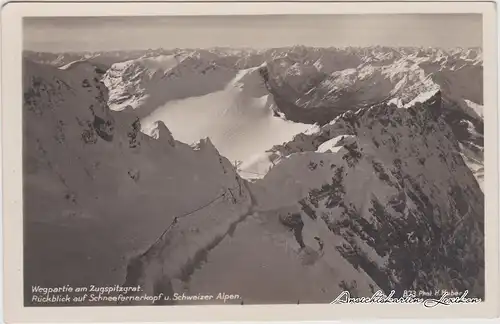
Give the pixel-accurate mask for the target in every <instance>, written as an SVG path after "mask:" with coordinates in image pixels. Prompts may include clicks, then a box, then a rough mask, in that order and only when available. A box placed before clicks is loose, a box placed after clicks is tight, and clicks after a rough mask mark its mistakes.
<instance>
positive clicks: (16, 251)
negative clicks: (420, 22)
mask: <svg viewBox="0 0 500 324" xmlns="http://www.w3.org/2000/svg"><path fill="white" fill-rule="evenodd" d="M495 10H496V6H495V3H493V2H406V3H405V2H390V3H388V2H385V3H377V2H364V3H353V2H343V3H324V2H323V3H291V2H290V3H234V2H231V3H229V2H225V3H178V2H177V3H95V2H94V3H20V2H19V3H16V2H11V3H8V4H6V5H5V6H4V7H3V10H2V13H1V18H2V52H1V54H2V56H1V63H2V65H1V66H2V82H1V86H2V88H1V89H2V93H3V94H4V96H2V139H3V141H2V156H3V216H4V217H3V219H4V231H3V235H4V311H5V321H6V322H41V321H47V322H48V321H50V322H58V321H63V322H68V321H79V322H88V321H92V322H108V321H127V322H128V321H139V322H145V321H149V322H152V321H243V320H244V321H286V320H288V321H302V320H303V321H312V320H336V319H369V318H416V317H419V318H444V317H446V318H459V317H467V318H479V317H482V318H484V317H486V318H493V317H496V316H498V311H499V309H498V308H499V301H500V298H499V288H498V287H499V286H500V283H499V281H498V272H499V263H498V259H499V258H498V246H499V245H498V224H499V221H498V216H499V214H498V211H499V209H498V198H499V195H498V165H499V163H498V162H499V161H498V135H497V134H498V114H497V84H498V83H497V59H496V58H497V56H496V54H497V35H496V33H497V29H496V12H495ZM278 13H279V14H389V13H480V14H482V15H483V53H484V106H485V109H484V112H485V170H486V176H485V201H486V204H485V205H486V211H485V222H486V226H485V234H486V282H487V285H486V301H485V302H484V303H482V304H479V305H452V306H447V307H436V308H431V309H425V308H424V307H423V306H421V305H398V306H396V305H300V306H297V305H266V306H253V305H245V306H239V305H238V306H168V307H158V306H151V307H147V306H132V307H125V306H121V307H118V308H116V307H91V308H87V307H59V308H49V307H44V308H36V307H31V308H30V307H28V308H24V307H23V305H22V301H23V298H22V291H23V290H22V283H23V278H22V277H23V276H22V269H23V265H22V262H23V260H22V255H23V251H22V233H23V231H22V224H23V223H22V172H21V166H22V163H21V157H22V156H21V143H22V141H21V139H22V134H21V129H22V128H21V110H22V109H21V107H22V96H21V93H22V89H21V87H22V75H21V63H22V60H21V51H22V46H23V35H22V18H23V17H40V16H66V17H69V16H139V15H140V16H158V15H262V14H278Z"/></svg>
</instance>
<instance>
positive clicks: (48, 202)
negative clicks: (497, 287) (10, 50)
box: [4, 13, 498, 311]
mask: <svg viewBox="0 0 500 324" xmlns="http://www.w3.org/2000/svg"><path fill="white" fill-rule="evenodd" d="M22 36H23V37H22V94H19V96H21V95H22V169H21V170H22V201H21V204H22V210H23V211H22V223H23V233H22V237H23V239H22V249H21V250H19V251H20V252H22V260H23V268H22V278H23V282H22V287H23V288H22V289H23V292H22V296H23V301H22V303H23V305H24V307H28V308H38V307H64V306H72V307H78V306H87V307H89V306H101V307H102V306H118V307H120V306H150V305H156V306H164V307H165V308H166V309H170V308H172V307H169V306H188V305H190V306H200V305H202V306H204V305H219V306H220V305H225V306H227V307H245V306H248V305H294V306H296V305H298V306H296V307H300V306H301V305H312V304H343V303H371V304H377V303H378V304H380V303H408V304H412V303H415V304H419V305H420V306H421V307H422V310H423V311H424V310H425V309H426V308H432V307H434V306H436V305H438V304H446V303H448V305H449V304H454V303H455V304H457V303H458V304H460V303H462V304H481V303H483V302H484V301H485V290H486V289H487V281H486V279H485V268H486V262H485V259H486V253H485V240H486V235H485V231H486V226H485V219H486V216H487V215H486V214H485V205H486V204H487V203H488V202H486V201H485V182H487V181H489V180H487V179H488V176H489V174H488V173H486V174H485V154H488V153H487V152H485V147H486V145H485V141H486V140H487V139H486V138H485V137H486V132H485V117H484V116H485V114H486V116H488V109H490V110H495V109H497V108H496V107H494V106H493V107H491V106H487V105H485V97H484V89H483V87H484V86H485V84H484V76H483V63H484V60H483V46H484V44H483V39H484V38H483V16H482V14H480V13H418V14H417V13H400V14H398V13H394V14H389V13H385V14H342V13H338V14H316V15H307V14H278V13H274V14H269V15H252V16H250V15H248V16H246V15H184V16H175V15H157V16H139V15H138V16H123V17H121V16H100V17H92V16H76V17H75V16H72V17H70V16H67V17H64V16H58V17H41V16H40V17H24V18H23V20H22ZM12 95H16V94H12ZM20 109H21V108H20ZM492 116H495V115H492ZM493 135H495V134H493ZM5 140H6V141H8V140H9V139H8V138H4V141H5ZM495 181H496V180H495ZM4 190H6V189H5V188H4ZM490 216H492V215H490ZM496 216H498V215H496ZM422 304H423V306H422ZM230 305H232V306H230ZM334 306H335V305H332V307H334ZM166 311H168V310H166Z"/></svg>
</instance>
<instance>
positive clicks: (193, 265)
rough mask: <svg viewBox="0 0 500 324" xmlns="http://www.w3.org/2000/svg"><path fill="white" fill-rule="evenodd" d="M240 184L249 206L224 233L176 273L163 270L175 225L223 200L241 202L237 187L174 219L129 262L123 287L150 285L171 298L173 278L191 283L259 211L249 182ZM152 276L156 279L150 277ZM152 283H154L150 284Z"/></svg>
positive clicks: (195, 252)
mask: <svg viewBox="0 0 500 324" xmlns="http://www.w3.org/2000/svg"><path fill="white" fill-rule="evenodd" d="M241 182H242V183H243V184H241V183H239V185H240V189H241V186H244V187H245V189H246V191H247V192H248V195H249V200H250V204H249V206H248V209H247V211H246V212H244V213H243V214H242V215H241V216H240V217H238V218H237V219H236V220H234V221H233V222H231V223H229V224H228V225H227V228H226V230H225V231H224V232H222V233H220V234H218V235H215V236H214V237H213V239H212V240H208V241H207V242H205V244H203V245H200V246H198V247H197V249H196V251H191V252H190V254H191V255H192V256H191V257H189V258H187V260H186V262H183V264H179V269H177V271H172V270H171V269H170V271H168V270H167V271H166V270H165V269H164V264H166V263H168V262H169V260H168V253H166V251H167V250H168V248H169V244H170V243H171V239H170V238H169V236H168V233H170V232H171V231H172V230H173V229H174V228H175V227H176V225H178V224H179V223H180V222H182V221H183V219H185V218H186V217H188V216H191V215H194V214H196V212H199V211H201V210H204V209H206V208H210V207H211V206H213V205H214V204H216V203H217V202H219V201H220V200H222V199H224V198H227V197H229V198H232V202H233V204H237V203H238V202H237V200H236V198H235V196H234V194H233V192H232V191H231V189H233V190H236V189H238V188H227V189H226V190H224V192H223V193H222V194H220V195H218V196H216V197H215V198H214V199H212V200H211V201H209V202H208V203H206V204H204V205H202V206H200V207H198V208H196V209H195V210H193V211H191V212H188V213H185V214H182V215H180V216H176V217H174V219H173V221H172V223H171V224H170V225H169V226H168V227H167V228H166V229H165V230H164V231H163V232H162V234H161V235H160V236H159V237H158V239H157V240H156V241H155V242H154V243H153V244H152V245H151V246H150V247H149V248H147V249H146V250H145V252H143V253H141V254H140V255H139V256H137V257H135V258H132V259H131V260H130V262H129V263H128V266H127V271H126V278H125V283H124V286H134V285H141V284H142V285H144V284H145V283H147V282H149V285H152V286H153V291H152V292H151V293H153V294H159V293H164V294H165V295H172V293H173V288H172V283H171V281H172V279H180V280H181V281H183V282H187V281H189V278H190V277H191V275H192V274H193V273H194V271H195V270H196V269H197V268H199V267H200V265H201V264H202V263H203V262H204V260H206V258H207V255H208V253H209V252H210V251H211V250H213V249H214V248H215V247H217V245H218V244H219V243H220V242H222V240H223V239H224V238H225V237H226V236H227V235H231V234H232V233H233V232H234V230H235V228H236V226H237V225H238V224H239V223H241V222H243V221H244V220H245V219H246V218H247V217H248V216H250V215H253V214H254V213H255V212H256V207H257V201H256V198H255V196H254V194H253V193H252V191H251V189H250V187H249V185H248V183H247V182H246V181H245V180H241ZM193 217H196V216H193ZM179 248H182V247H179ZM150 276H152V277H153V278H150ZM151 281H153V282H152V283H151Z"/></svg>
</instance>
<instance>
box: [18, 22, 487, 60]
mask: <svg viewBox="0 0 500 324" xmlns="http://www.w3.org/2000/svg"><path fill="white" fill-rule="evenodd" d="M292 45H306V46H316V47H336V46H338V47H343V46H371V45H383V46H425V47H427V46H431V47H443V48H449V47H476V46H479V47H480V46H482V17H481V15H479V14H392V15H375V14H371V15H320V16H318V15H315V16H312V15H295V16H293V15H290V16H285V15H265V16H199V17H196V16H191V17H180V16H176V17H77V18H65V17H57V18H25V21H24V48H25V49H27V50H35V51H48V52H62V51H105V50H131V49H148V48H152V49H155V48H165V49H170V48H208V47H215V46H220V47H251V48H269V47H285V46H292Z"/></svg>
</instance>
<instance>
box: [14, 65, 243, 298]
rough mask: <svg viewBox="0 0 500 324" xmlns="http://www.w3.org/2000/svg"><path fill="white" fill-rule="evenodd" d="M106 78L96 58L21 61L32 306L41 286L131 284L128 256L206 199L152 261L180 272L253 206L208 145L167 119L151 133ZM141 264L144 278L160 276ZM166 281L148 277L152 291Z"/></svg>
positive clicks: (236, 178) (28, 291)
mask: <svg viewBox="0 0 500 324" xmlns="http://www.w3.org/2000/svg"><path fill="white" fill-rule="evenodd" d="M100 77H101V74H99V73H98V72H97V71H96V69H95V67H94V66H93V65H92V64H90V63H88V62H80V63H78V64H74V65H72V66H71V67H67V68H66V69H65V70H62V69H57V68H54V67H50V66H43V65H40V64H36V63H33V62H30V61H27V60H26V61H25V62H24V89H25V92H24V105H23V119H24V125H23V127H24V143H23V145H24V148H23V149H24V152H23V154H24V237H25V243H24V251H25V255H24V265H25V274H24V276H25V282H24V283H25V287H26V291H25V296H26V300H25V302H26V304H27V305H29V304H30V302H31V300H30V298H31V286H32V285H40V286H45V287H56V286H60V285H66V284H70V285H72V286H74V287H76V286H87V285H91V284H93V285H97V286H99V285H102V286H109V285H114V284H120V285H121V284H123V283H124V281H125V277H126V270H127V266H128V264H129V261H130V260H131V259H134V258H135V257H137V256H138V255H140V254H141V253H143V252H145V251H147V250H148V249H149V248H150V247H151V246H152V245H153V243H154V242H155V241H156V240H157V238H158V237H159V236H160V234H161V233H162V232H163V231H164V230H165V229H166V228H167V227H168V226H169V225H170V224H171V223H172V220H173V219H174V217H176V216H179V215H183V214H185V213H189V212H191V211H193V210H196V209H197V208H198V207H200V206H203V208H201V209H200V210H197V211H195V212H193V213H192V214H190V217H189V218H186V219H182V220H181V219H179V221H178V223H177V224H176V226H175V231H174V233H169V234H168V235H166V236H165V238H166V239H168V240H169V242H170V246H167V247H164V248H162V249H160V250H157V253H156V254H155V255H154V256H153V257H150V259H151V263H154V264H158V263H162V262H166V261H165V260H168V266H165V269H167V268H168V273H167V272H165V275H166V277H169V276H172V277H175V276H180V273H182V272H183V271H184V270H183V269H184V268H185V267H187V266H188V265H189V263H190V262H191V260H192V259H193V258H194V257H195V255H196V253H198V251H200V250H204V249H206V247H207V246H209V245H210V244H212V242H213V241H214V240H215V239H216V238H217V237H219V236H221V235H224V234H225V233H226V232H227V231H228V230H229V229H230V226H231V225H232V224H233V223H234V222H236V221H238V220H239V219H240V217H241V215H244V214H245V213H246V212H247V210H248V208H249V205H250V197H249V194H248V191H247V190H246V188H245V187H244V184H243V182H242V180H241V179H240V178H239V176H238V175H237V174H236V172H235V170H234V168H233V166H232V165H231V163H230V162H229V161H228V160H227V159H225V158H224V157H222V156H220V155H219V153H218V151H217V149H216V148H215V147H214V146H213V145H212V144H211V142H210V141H209V140H206V141H202V142H201V143H200V145H198V147H196V148H193V147H190V146H188V145H186V144H184V143H181V142H177V141H175V140H174V139H173V137H172V135H171V134H170V132H169V131H168V129H167V128H166V127H165V125H163V124H162V123H159V124H158V125H157V129H156V130H155V131H153V134H152V135H153V136H154V137H155V138H152V137H148V136H146V135H144V134H142V133H141V132H140V123H139V121H138V118H137V117H136V116H135V115H134V112H133V111H122V112H119V113H117V112H113V111H111V110H109V108H108V107H107V104H106V102H107V91H106V88H105V87H104V85H103V84H102V83H101V82H100V81H99V80H100ZM214 198H217V199H215V200H214ZM161 243H163V244H164V242H161ZM143 267H144V268H145V269H143V270H141V271H143V272H141V274H140V275H141V276H144V272H146V271H148V272H149V273H150V274H151V271H153V270H151V269H152V268H153V266H151V268H150V265H149V264H145V265H143ZM165 271H167V270H165ZM160 279H161V280H164V279H165V276H163V277H161V278H160V277H158V276H154V275H152V274H151V275H150V276H149V278H147V279H144V278H143V277H141V278H140V280H141V282H142V283H143V285H144V289H146V290H147V291H148V292H151V293H152V291H153V288H152V287H153V286H154V285H155V283H156V282H157V281H158V280H160ZM108 304H109V303H108Z"/></svg>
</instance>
